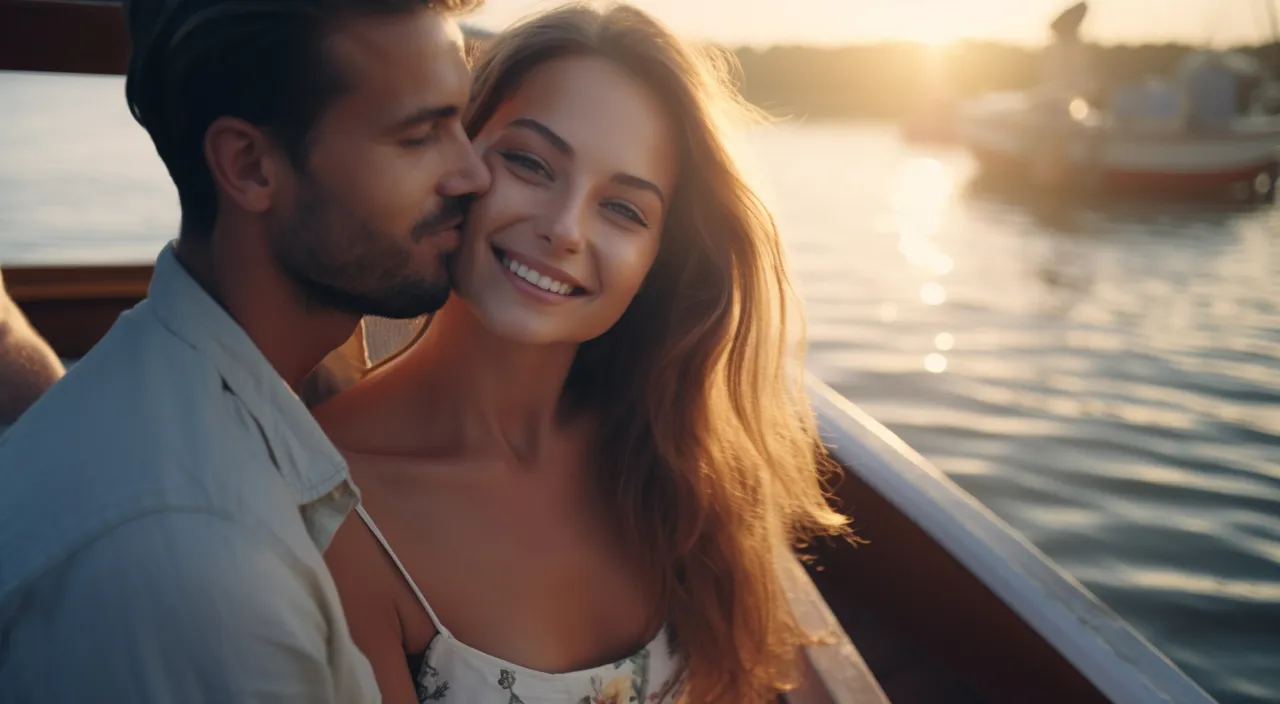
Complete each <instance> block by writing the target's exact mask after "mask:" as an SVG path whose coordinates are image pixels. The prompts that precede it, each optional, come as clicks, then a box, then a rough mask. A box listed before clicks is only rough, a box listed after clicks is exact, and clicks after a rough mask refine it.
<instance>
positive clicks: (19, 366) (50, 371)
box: [0, 275, 65, 432]
mask: <svg viewBox="0 0 1280 704" xmlns="http://www.w3.org/2000/svg"><path fill="white" fill-rule="evenodd" d="M64 372H65V370H64V369H63V367H62V361H61V360H60V359H58V356H57V355H55V354H54V353H53V350H52V349H50V348H49V343H47V342H45V341H44V339H43V338H41V337H40V335H39V333H37V332H36V331H35V330H33V329H32V328H31V324H30V323H28V322H27V317H26V316H25V315H23V314H22V311H21V310H20V309H19V308H18V304H16V303H14V302H13V299H12V298H10V297H9V294H8V293H6V292H5V288H4V276H3V275H0V432H3V430H4V427H5V426H7V425H9V424H10V423H12V422H13V421H14V420H16V419H17V418H18V416H20V415H22V412H23V411H25V410H27V407H28V406H30V405H31V404H32V403H33V402H34V401H35V400H36V399H37V398H39V397H40V394H42V393H44V391H45V389H47V388H49V386H51V385H52V384H53V382H55V381H57V380H58V379H60V378H61V377H62V375H63V373H64Z"/></svg>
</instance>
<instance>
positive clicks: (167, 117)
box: [0, 0, 489, 704]
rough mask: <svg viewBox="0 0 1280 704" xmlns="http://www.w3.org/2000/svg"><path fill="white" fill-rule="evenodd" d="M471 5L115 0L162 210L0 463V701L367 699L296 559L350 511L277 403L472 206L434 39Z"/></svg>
mask: <svg viewBox="0 0 1280 704" xmlns="http://www.w3.org/2000/svg"><path fill="white" fill-rule="evenodd" d="M474 4H477V2H476V0H435V1H434V2H431V1H430V0H145V1H144V0H133V1H132V2H130V1H129V0H126V2H125V11H126V13H127V18H128V22H129V29H130V37H131V41H132V43H133V56H132V58H131V62H130V67H129V73H128V80H127V84H126V93H127V98H128V101H129V104H130V107H131V109H132V110H133V114H134V116H135V117H136V118H137V120H138V122H140V123H141V124H142V126H143V127H145V128H146V129H147V131H148V132H149V133H150V135H151V138H152V141H153V142H154V143H155V147H156V150H157V152H158V153H159V154H160V156H161V158H162V159H163V161H164V163H165V165H166V167H167V168H168V170H169V173H170V174H171V176H172V177H173V180H174V183H175V184H176V186H177V190H178V195H179V200H180V202H181V206H182V224H181V228H180V230H179V236H178V240H177V244H176V246H172V245H171V246H170V247H167V248H166V249H165V250H164V251H163V252H162V253H161V254H160V256H159V259H158V260H157V262H156V271H155V275H154V278H153V280H152V282H151V288H150V293H149V296H148V299H147V300H146V301H145V302H143V303H142V304H141V305H139V306H138V307H137V308H135V309H134V310H133V311H131V312H129V313H126V314H125V315H124V316H122V317H121V318H120V320H119V321H118V322H117V323H116V325H115V326H114V327H113V328H112V330H111V331H110V332H109V333H108V334H107V336H106V337H105V338H104V339H103V340H102V342H100V343H99V344H98V346H97V347H96V348H95V349H94V350H93V351H92V352H90V353H89V354H88V355H86V356H85V357H84V358H83V359H82V360H81V361H80V362H79V363H78V364H77V365H76V366H75V367H74V368H72V370H71V371H70V372H69V373H68V375H67V376H66V377H65V378H64V379H63V380H62V381H61V382H59V383H58V384H56V385H54V386H53V388H51V389H50V390H49V391H48V392H46V394H45V395H44V396H43V397H42V398H41V399H40V400H39V401H37V402H36V403H35V405H33V406H32V407H31V408H30V409H29V410H28V411H27V413H26V414H25V415H24V416H23V418H22V419H21V420H19V422H18V423H17V424H15V425H14V426H13V427H12V428H10V429H9V431H8V433H7V434H6V435H5V436H4V437H3V438H2V439H0V701H5V702H88V701H93V702H144V703H146V702H173V703H178V702H181V703H182V704H197V703H200V702H210V703H212V702H219V703H222V702H267V701H270V702H308V703H315V702H321V703H323V702H335V703H336V702H342V703H343V704H346V703H348V702H352V703H359V702H372V701H377V700H378V693H377V691H376V686H375V685H374V684H373V679H372V674H371V672H370V669H369V666H368V663H367V661H366V660H364V658H363V656H361V655H360V654H359V652H358V651H357V650H356V648H355V647H354V646H353V644H352V642H351V639H350V636H349V633H348V631H347V627H346V624H345V622H344V618H343V613H342V610H341V607H340V605H339V602H338V598H337V594H336V593H335V589H334V586H333V582H332V579H331V578H330V576H329V574H328V572H327V571H326V570H325V568H324V566H323V562H322V560H321V551H322V550H323V548H324V547H325V545H326V544H327V542H328V541H329V539H330V537H331V536H332V535H333V532H334V530H335V529H336V528H337V526H338V525H339V523H340V522H341V521H342V520H343V518H344V517H345V516H346V514H347V512H348V511H349V510H350V509H351V508H352V507H353V506H354V504H355V503H356V501H357V494H356V493H355V490H354V488H353V487H352V485H351V483H350V480H349V477H348V474H347V467H346V464H345V463H344V461H343V459H342V457H341V456H340V455H339V454H338V452H337V451H336V450H335V449H334V447H333V446H332V445H331V444H330V443H329V441H328V440H327V439H326V438H325V436H324V434H323V433H322V432H321V431H320V428H319V427H318V426H317V425H316V424H315V422H314V421H313V420H312V419H311V417H310V415H309V414H308V413H307V411H306V409H305V407H304V406H303V404H302V403H301V402H300V401H299V400H298V398H297V396H296V395H295V393H294V391H293V389H296V388H297V387H298V386H299V384H300V383H301V382H302V380H303V379H304V378H305V377H306V376H307V374H308V372H309V371H310V370H311V369H312V368H313V367H314V366H315V365H316V363H317V362H319V361H320V360H321V358H323V357H324V356H325V354H326V353H327V352H329V350H331V349H332V348H334V347H337V346H338V345H339V344H340V343H342V342H343V341H344V340H346V339H347V338H348V337H349V336H350V335H351V333H352V331H353V329H354V328H355V326H356V324H357V322H358V320H359V318H360V316H361V315H363V314H376V315H380V316H385V317H413V316H418V315H421V314H423V313H424V312H427V311H430V310H432V309H434V308H437V307H439V306H440V305H441V304H442V303H443V301H444V298H445V296H447V295H448V286H447V278H446V275H445V270H444V267H443V263H442V261H441V257H442V256H443V254H444V253H445V252H447V251H448V250H450V249H452V248H453V247H454V246H455V245H456V240H457V237H458V232H457V227H458V225H459V220H460V213H461V212H462V205H461V204H460V199H462V198H464V197H465V196H468V195H470V194H474V193H477V192H480V191H483V190H484V189H486V188H487V187H488V179H489V175H488V173H487V172H486V170H485V168H484V166H483V164H482V163H481V162H480V161H479V159H478V158H477V156H476V154H475V153H474V152H473V151H472V149H471V146H470V144H469V142H468V140H467V136H466V134H465V132H464V130H463V127H462V124H461V122H460V119H459V116H460V113H461V111H462V110H463V108H464V107H465V105H466V102H467V99H468V97H469V96H468V93H469V87H470V86H469V84H470V76H469V74H468V71H467V67H466V65H465V63H464V60H463V55H462V37H461V34H460V32H459V30H458V28H457V26H456V24H454V23H453V21H452V20H451V19H449V17H448V16H447V15H448V14H449V13H452V12H454V11H457V10H462V9H467V6H469V5H474Z"/></svg>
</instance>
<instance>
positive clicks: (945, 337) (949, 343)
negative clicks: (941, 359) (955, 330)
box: [933, 332, 956, 352]
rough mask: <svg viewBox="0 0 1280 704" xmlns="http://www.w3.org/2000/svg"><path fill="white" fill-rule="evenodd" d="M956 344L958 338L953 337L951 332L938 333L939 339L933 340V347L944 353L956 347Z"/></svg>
mask: <svg viewBox="0 0 1280 704" xmlns="http://www.w3.org/2000/svg"><path fill="white" fill-rule="evenodd" d="M955 344H956V338H955V336H954V335H952V334H951V333H949V332H940V333H938V336H937V337H935V338H933V346H934V347H937V348H938V349H940V350H942V351H943V352H946V351H947V350H949V349H951V348H952V347H955Z"/></svg>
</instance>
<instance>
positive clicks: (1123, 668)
mask: <svg viewBox="0 0 1280 704" xmlns="http://www.w3.org/2000/svg"><path fill="white" fill-rule="evenodd" d="M806 387H807V389H808V392H809V398H810V401H811V402H812V404H813V406H814V411H815V413H816V415H817V417H818V419H819V424H820V428H821V432H822V435H823V441H824V443H826V444H828V445H829V446H830V450H831V451H832V453H833V454H834V455H835V456H836V457H837V458H838V459H839V461H840V463H841V464H842V465H844V466H845V467H847V468H850V471H853V472H856V473H857V474H858V476H859V477H860V478H861V479H862V480H863V481H865V482H867V484H868V485H870V486H871V488H872V489H874V490H875V491H876V492H877V493H879V494H880V495H881V496H883V497H885V498H886V499H887V500H889V501H890V502H892V503H893V504H894V505H895V506H897V508H898V509H899V510H901V511H902V512H903V513H904V514H905V515H906V516H907V517H908V518H910V519H911V520H912V521H913V522H915V523H916V524H917V525H919V526H920V527H921V528H923V529H924V530H925V531H926V532H927V533H929V535H930V536H931V537H932V538H933V539H934V540H936V541H937V542H938V543H939V544H940V545H942V546H943V547H944V548H945V549H946V550H947V551H948V552H949V553H950V554H951V555H952V556H953V557H955V558H956V559H957V560H959V561H960V562H961V563H962V564H963V565H965V566H966V567H967V568H969V570H970V572H971V573H972V574H973V575H974V576H975V577H977V578H978V579H980V580H982V582H983V583H984V584H986V586H987V587H988V588H990V589H991V590H992V591H993V592H994V593H995V594H996V595H997V596H999V597H1000V598H1001V599H1002V600H1003V601H1004V602H1005V603H1006V604H1008V605H1009V607H1010V608H1011V609H1012V610H1013V611H1014V612H1016V613H1017V614H1018V615H1019V616H1020V617H1021V618H1022V619H1024V620H1025V621H1026V622H1027V623H1028V624H1029V625H1031V627H1032V628H1034V629H1035V630H1036V631H1037V632H1039V633H1040V634H1041V635H1042V636H1044V637H1045V638H1046V639H1047V640H1048V641H1050V643H1051V644H1052V645H1053V646H1054V647H1055V648H1056V649H1057V650H1058V651H1059V652H1060V653H1062V655H1063V656H1064V657H1066V658H1067V659H1068V660H1069V661H1071V662H1072V664H1074V665H1075V666H1076V667H1077V668H1078V669H1079V670H1080V672H1081V673H1082V674H1084V675H1085V676H1086V677H1088V678H1089V679H1090V681H1092V682H1093V684H1094V685H1096V686H1097V687H1098V689H1099V690H1101V691H1102V693H1103V694H1105V695H1106V696H1107V697H1108V698H1109V699H1111V700H1112V701H1116V702H1138V701H1142V702H1148V701H1167V702H1179V703H1182V704H1195V703H1199V704H1212V702H1213V701H1214V700H1213V698H1212V697H1210V696H1209V695H1208V694H1207V693H1206V692H1205V691H1204V690H1203V689H1201V688H1200V686H1199V685H1197V684H1196V683H1195V682H1193V681H1192V680H1191V678H1189V677H1188V676H1187V675H1186V674H1185V673H1183V672H1182V671H1181V670H1180V669H1178V668H1177V666H1176V665H1174V664H1173V663H1172V662H1171V661H1170V660H1169V659H1168V658H1167V657H1166V656H1165V655H1164V654H1163V653H1161V652H1159V651H1158V650H1157V649H1156V648H1155V647H1154V646H1153V645H1151V643H1150V642H1149V641H1147V640H1146V639H1145V638H1143V637H1142V636H1141V635H1139V634H1138V633H1137V631H1135V630H1133V628H1132V627H1131V626H1129V624H1127V623H1126V622H1125V621H1124V620H1123V619H1121V618H1120V617H1119V616H1118V615H1116V614H1115V612H1113V611H1112V610H1111V609H1109V608H1108V607H1106V606H1105V605H1104V604H1102V602H1100V601H1099V600H1098V599H1097V597H1095V596H1093V595H1092V594H1091V593H1089V592H1088V591H1087V590H1086V589H1085V588H1084V587H1083V586H1082V585H1080V583H1079V582H1078V581H1076V580H1075V579H1074V578H1072V577H1071V576H1070V575H1068V574H1067V573H1066V572H1065V571H1063V570H1062V568H1061V567H1059V566H1057V565H1056V564H1054V563H1053V562H1052V561H1051V560H1050V559H1049V558H1048V557H1046V556H1045V555H1044V554H1043V553H1042V552H1040V551H1039V550H1038V549H1036V548H1035V547H1034V546H1033V545H1031V543H1029V542H1028V541H1027V540H1026V539H1025V538H1024V537H1022V536H1021V535H1020V534H1019V533H1017V532H1016V531H1014V530H1013V529H1012V528H1011V527H1009V525H1008V524H1006V523H1005V522H1004V521H1002V520H1001V519H999V518H998V517H997V516H996V515H995V514H993V513H992V512H991V511H990V510H989V509H987V508H986V507H985V506H983V505H982V504H981V503H979V502H978V501H977V500H976V499H975V498H974V497H973V496H972V495H970V494H968V493H966V492H965V491H964V490H963V489H961V488H960V487H959V486H958V485H956V484H955V482H953V481H951V479H950V478H948V477H947V476H946V475H945V474H943V473H942V472H941V471H940V470H938V469H937V468H936V467H934V466H933V465H932V464H930V463H929V461H928V460H926V459H925V458H924V457H922V456H921V455H920V454H919V453H917V452H916V451H915V450H913V449H911V447H910V446H908V445H907V444H906V443H905V442H903V441H902V440H901V439H900V438H899V437H898V436H896V435H894V434H893V433H892V432H890V431H889V430H888V429H887V428H885V427H884V426H883V425H881V424H880V423H878V422H877V421H876V420H875V419H874V418H872V417H871V416H870V415H868V414H867V413H866V412H865V411H863V410H862V409H860V408H858V406H857V405H855V404H854V403H852V402H851V401H849V400H848V399H846V398H844V397H843V396H841V395H840V394H839V393H837V392H836V391H835V390H834V389H832V388H831V387H830V386H828V385H826V384H825V383H823V382H822V381H820V380H818V379H817V378H816V377H814V376H813V375H812V374H810V375H808V376H807V378H806Z"/></svg>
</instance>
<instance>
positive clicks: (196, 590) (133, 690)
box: [0, 513, 377, 704]
mask: <svg viewBox="0 0 1280 704" xmlns="http://www.w3.org/2000/svg"><path fill="white" fill-rule="evenodd" d="M321 581H322V580H321V578H320V576H319V575H318V574H317V573H316V571H315V570H314V569H313V568H312V567H310V566H309V565H308V564H305V563H304V562H303V561H302V560H301V558H300V557H296V556H295V557H293V558H292V559H291V558H290V556H289V555H288V554H287V553H285V552H283V551H282V550H281V549H280V548H279V547H277V546H275V545H274V544H273V543H272V542H271V539H270V538H268V537H265V536H258V535H255V534H254V533H253V532H252V531H251V530H250V529H248V528H247V527H245V526H241V525H239V524H236V523H233V522H231V521H230V520H227V519H225V518H222V517H219V516H215V515H210V514H204V513H159V514H154V515H151V516H147V517H144V518H140V519H137V520H134V521H132V522H130V523H128V524H126V525H124V526H122V527H119V528H117V529H115V530H113V531H112V532H111V533H109V534H107V535H106V536H104V537H102V538H100V539H98V540H96V541H94V542H93V543H92V544H91V545H90V546H89V547H87V548H85V549H84V550H82V551H81V552H79V553H78V554H77V555H76V556H74V557H73V558H72V559H71V560H70V561H68V562H66V563H64V564H62V565H61V566H59V567H58V568H57V569H55V570H54V571H52V572H51V573H49V574H47V575H46V576H44V577H43V578H42V579H41V580H39V581H38V582H37V583H35V584H34V585H33V586H32V588H30V589H29V590H27V592H26V593H25V595H24V597H23V598H22V599H21V602H20V605H19V607H18V609H17V611H16V613H15V614H13V616H12V620H10V623H9V624H8V625H7V627H6V628H5V629H4V630H5V631H6V633H5V634H4V635H5V636H6V638H5V640H7V641H8V642H7V643H5V644H4V647H3V648H0V691H7V692H9V693H10V694H12V695H15V696H14V699H13V701H30V702H136V703H138V704H151V703H155V704H160V703H162V702H163V703H170V702H183V703H184V704H202V703H208V704H214V703H215V702H216V703H218V704H222V703H224V702H245V703H257V702H272V703H278V704H292V703H293V702H298V703H299V704H301V703H302V702H308V703H316V704H325V703H327V702H334V703H337V702H342V703H343V704H346V703H347V702H353V703H355V704H359V703H360V702H371V701H375V700H376V698H377V695H376V688H372V689H364V688H361V687H358V686H353V685H352V683H353V682H355V681H358V680H360V679H361V675H362V674H364V673H362V670H367V668H368V664H367V661H366V662H357V661H355V658H358V657H360V656H359V655H358V652H356V651H354V649H352V650H351V651H349V652H343V651H340V650H339V651H336V652H339V653H340V654H341V655H345V656H346V657H345V658H343V657H337V658H335V657H334V656H333V653H334V652H335V650H334V649H333V648H332V646H331V642H332V641H333V640H336V639H335V638H331V634H332V631H334V630H338V631H339V632H340V633H341V634H345V633H346V629H345V627H342V628H340V629H335V628H334V625H333V623H332V619H334V618H337V619H341V618H342V613H341V607H340V606H336V605H333V604H330V603H328V602H330V601H332V600H331V599H329V598H328V597H327V596H326V594H325V593H324V592H325V590H324V589H323V586H322V584H321ZM369 678H370V680H371V675H369ZM370 695H372V696H370ZM7 696H8V695H6V697H7ZM0 698H5V697H0ZM5 700H6V701H9V699H7V698H5Z"/></svg>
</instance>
